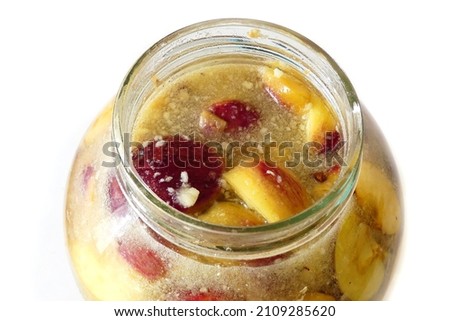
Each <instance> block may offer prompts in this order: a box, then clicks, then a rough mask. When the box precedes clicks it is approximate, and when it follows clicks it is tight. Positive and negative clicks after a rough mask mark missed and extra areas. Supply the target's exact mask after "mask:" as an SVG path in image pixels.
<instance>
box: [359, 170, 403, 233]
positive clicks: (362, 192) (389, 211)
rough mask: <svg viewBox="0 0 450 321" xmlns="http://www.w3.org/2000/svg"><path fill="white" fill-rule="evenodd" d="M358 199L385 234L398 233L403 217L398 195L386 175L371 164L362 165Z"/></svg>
mask: <svg viewBox="0 0 450 321" xmlns="http://www.w3.org/2000/svg"><path fill="white" fill-rule="evenodd" d="M356 199H357V201H358V203H359V204H360V205H361V207H362V208H363V210H364V211H365V212H368V213H370V215H371V216H372V218H373V220H374V224H375V226H376V227H377V228H379V229H381V230H382V231H383V233H386V234H395V233H396V232H397V231H398V229H399V227H400V215H401V205H400V200H399V198H398V193H397V191H396V189H395V188H394V185H393V184H392V182H391V180H390V179H389V178H388V177H387V176H386V173H384V172H383V171H382V170H381V169H379V168H378V167H376V166H375V165H373V164H371V163H369V162H363V163H362V165H361V174H360V176H359V180H358V183H357V185H356Z"/></svg>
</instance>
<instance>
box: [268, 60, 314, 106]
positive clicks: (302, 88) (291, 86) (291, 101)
mask: <svg viewBox="0 0 450 321" xmlns="http://www.w3.org/2000/svg"><path fill="white" fill-rule="evenodd" d="M262 81H263V83H264V85H265V86H266V90H267V91H268V92H269V94H270V95H271V96H272V97H273V98H274V99H275V100H276V101H277V102H278V103H280V104H282V105H285V106H286V107H288V108H290V109H291V110H292V111H293V112H295V113H297V114H299V113H301V112H302V110H303V107H304V106H305V105H306V104H307V103H308V102H309V99H310V96H311V92H310V90H309V88H308V86H307V85H306V84H305V83H304V82H302V81H301V80H300V79H297V78H295V77H293V76H291V75H290V74H288V73H286V72H284V71H282V70H281V69H280V68H278V67H275V68H272V67H266V68H264V70H263V72H262Z"/></svg>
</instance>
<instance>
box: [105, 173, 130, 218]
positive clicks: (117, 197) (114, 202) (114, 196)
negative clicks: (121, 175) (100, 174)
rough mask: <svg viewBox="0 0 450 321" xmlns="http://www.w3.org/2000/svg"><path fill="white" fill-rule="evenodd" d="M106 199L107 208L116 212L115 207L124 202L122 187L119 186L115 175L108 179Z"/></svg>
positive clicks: (120, 205) (117, 207)
mask: <svg viewBox="0 0 450 321" xmlns="http://www.w3.org/2000/svg"><path fill="white" fill-rule="evenodd" d="M108 201H109V208H110V210H111V212H112V213H114V212H116V210H117V209H119V208H120V207H122V206H123V205H124V204H125V203H126V199H125V196H124V195H123V192H122V189H121V188H120V186H119V182H118V181H117V178H116V177H115V176H112V177H111V178H110V179H109V183H108Z"/></svg>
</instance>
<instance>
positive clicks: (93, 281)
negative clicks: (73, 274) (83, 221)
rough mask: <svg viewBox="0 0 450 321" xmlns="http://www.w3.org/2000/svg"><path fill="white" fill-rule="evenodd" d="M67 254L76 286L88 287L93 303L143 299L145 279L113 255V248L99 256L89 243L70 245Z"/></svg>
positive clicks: (146, 287) (145, 294)
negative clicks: (69, 257) (75, 279)
mask: <svg viewBox="0 0 450 321" xmlns="http://www.w3.org/2000/svg"><path fill="white" fill-rule="evenodd" d="M70 252H71V255H72V258H73V264H74V267H75V270H76V271H77V274H78V278H79V280H80V284H81V285H82V286H84V285H86V286H88V289H86V291H87V294H88V297H89V298H90V299H93V300H114V301H119V300H120V301H122V300H147V299H155V298H151V297H149V291H148V284H147V282H146V279H145V278H144V277H143V276H142V275H141V274H140V273H138V272H137V271H135V270H134V269H133V268H131V267H130V266H129V265H128V264H125V263H124V261H123V259H122V258H121V257H120V256H119V255H118V254H117V252H116V249H115V248H112V247H111V248H107V249H106V251H105V252H103V253H100V252H98V251H97V249H96V248H95V247H94V246H92V245H91V244H81V243H72V244H71V246H70Z"/></svg>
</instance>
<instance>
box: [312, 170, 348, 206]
mask: <svg viewBox="0 0 450 321" xmlns="http://www.w3.org/2000/svg"><path fill="white" fill-rule="evenodd" d="M340 170H341V166H340V165H334V166H332V167H330V168H329V169H327V170H323V171H319V172H316V173H314V174H313V177H314V179H315V180H316V182H317V183H316V184H314V186H313V188H312V192H311V194H312V195H313V196H314V198H315V199H319V198H321V197H323V196H325V194H327V193H328V192H329V191H331V189H332V188H333V186H334V183H335V182H336V180H337V179H338V178H339V172H340Z"/></svg>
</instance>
